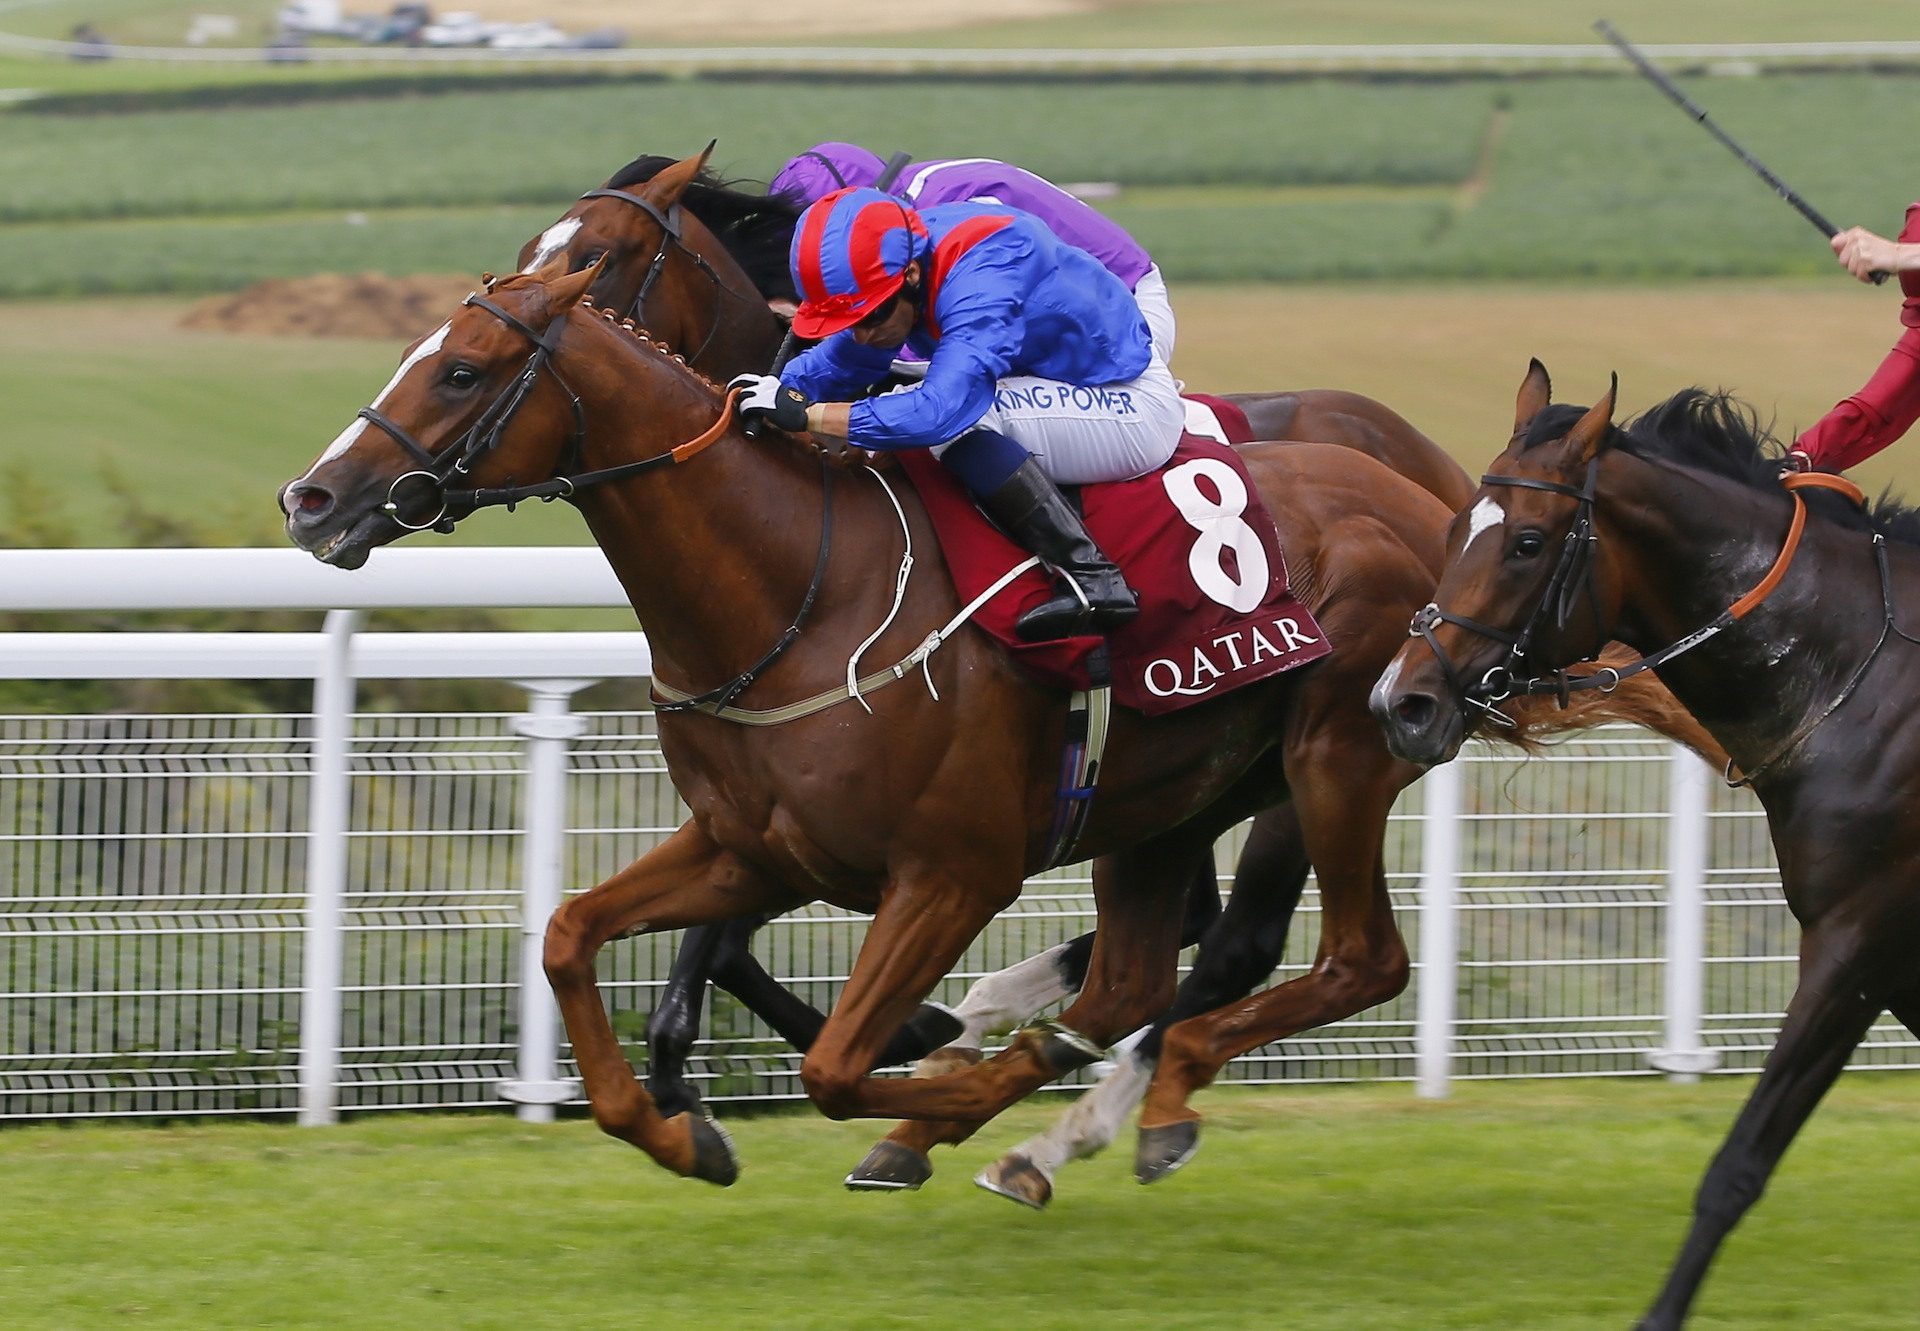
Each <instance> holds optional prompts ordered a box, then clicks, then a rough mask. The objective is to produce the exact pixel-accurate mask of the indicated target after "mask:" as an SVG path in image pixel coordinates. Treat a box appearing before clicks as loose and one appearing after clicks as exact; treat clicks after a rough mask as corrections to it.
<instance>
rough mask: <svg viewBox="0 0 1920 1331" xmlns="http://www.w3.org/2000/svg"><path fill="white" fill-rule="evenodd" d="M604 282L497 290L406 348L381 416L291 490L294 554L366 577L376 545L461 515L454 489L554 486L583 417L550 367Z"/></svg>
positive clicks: (569, 276) (368, 419)
mask: <svg viewBox="0 0 1920 1331" xmlns="http://www.w3.org/2000/svg"><path fill="white" fill-rule="evenodd" d="M598 276H599V270H598V268H597V267H596V268H587V269H584V270H582V271H580V272H577V273H569V272H567V271H566V270H565V268H563V267H562V266H561V265H560V264H559V263H557V262H556V263H553V264H550V265H549V266H548V267H547V268H546V269H545V270H544V271H542V272H540V273H535V274H518V275H515V276H513V277H509V278H506V279H504V280H502V281H498V282H494V283H491V284H490V285H489V288H488V290H487V292H486V294H485V295H480V294H476V295H474V296H470V297H468V299H467V303H466V304H464V305H462V306H461V307H460V308H459V309H458V310H456V311H454V314H453V317H452V318H451V319H449V320H448V321H447V322H446V323H444V324H442V325H441V326H440V327H439V328H438V329H436V330H434V331H433V332H432V333H430V334H428V335H427V336H426V337H424V338H422V339H421V340H420V341H418V342H416V343H414V344H413V345H412V346H411V347H409V348H408V349H407V352H406V354H405V356H403V357H402V359H401V361H400V368H399V369H398V370H396V371H395V372H394V375H393V378H392V379H390V380H388V381H387V386H386V387H385V388H383V389H382V390H381V391H380V393H379V395H378V396H377V397H375V398H374V400H373V402H372V404H371V405H370V406H368V407H366V408H364V409H363V410H362V411H361V412H360V413H359V414H358V416H357V417H356V418H355V419H354V421H353V423H352V424H350V425H348V426H347V428H346V429H344V430H342V431H341V432H340V434H339V435H338V436H337V437H336V438H335V439H334V441H333V442H332V443H331V444H329V445H328V446H327V448H326V450H325V451H324V452H322V453H321V454H320V456H319V458H318V459H317V460H316V461H315V462H314V464H313V465H312V466H311V467H309V468H308V469H307V471H306V473H305V474H304V475H302V476H300V477H299V478H298V479H296V480H294V481H292V482H290V483H289V484H288V485H287V486H286V487H285V488H284V489H282V490H281V492H280V508H281V511H282V512H283V513H284V514H285V515H286V523H287V535H288V536H289V538H291V539H292V541H293V543H294V544H295V545H298V546H299V547H300V548H301V549H303V550H307V551H310V552H311V553H312V554H313V555H314V556H315V557H316V558H318V559H321V560H323V561H324V562H326V563H329V564H338V565H341V566H343V567H346V568H358V567H359V566H360V565H362V564H364V563H365V562H366V561H367V556H368V554H369V553H370V552H371V551H372V549H373V548H374V547H375V546H379V545H385V544H386V543H388V542H389V541H392V540H395V539H397V538H398V537H401V536H404V535H406V534H407V533H408V532H409V531H417V530H420V529H422V528H425V527H432V526H437V525H443V524H445V523H447V522H450V521H451V520H452V519H454V518H457V517H459V516H461V515H460V513H458V512H453V511H450V510H449V505H448V491H449V490H460V489H467V490H471V489H473V488H476V487H481V486H490V485H494V486H497V485H503V484H507V483H510V482H511V483H515V484H526V483H528V482H530V481H537V480H543V479H545V478H547V477H549V476H551V475H553V474H554V471H555V469H556V467H557V466H558V465H559V462H560V457H559V454H560V451H561V450H562V449H563V448H564V446H565V441H566V440H567V439H568V438H570V437H572V436H573V434H574V428H573V427H574V406H573V399H572V397H571V395H570V392H569V390H568V389H567V388H566V386H565V385H564V384H563V383H562V381H561V380H560V379H559V378H557V377H556V376H555V375H554V374H553V373H552V372H551V371H547V370H544V368H543V367H544V364H545V361H546V359H547V358H548V357H550V355H551V351H552V347H553V346H554V345H555V344H556V343H557V341H558V337H559V333H560V330H561V327H562V325H563V323H564V321H565V319H566V317H567V315H568V313H569V312H570V311H572V310H573V309H574V307H575V306H577V305H579V304H580V302H581V300H582V299H583V298H584V297H585V296H586V294H587V289H588V287H590V286H591V285H592V284H593V283H594V281H595V280H596V279H597V278H598ZM543 348H544V349H543ZM456 507H457V504H456Z"/></svg>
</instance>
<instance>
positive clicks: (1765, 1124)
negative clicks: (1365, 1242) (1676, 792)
mask: <svg viewBox="0 0 1920 1331" xmlns="http://www.w3.org/2000/svg"><path fill="white" fill-rule="evenodd" d="M1549 397H1550V386H1549V383H1548V380H1547V375H1546V371H1545V370H1544V369H1543V368H1542V367H1541V366H1540V364H1539V362H1537V361H1536V362H1534V364H1533V367H1532V369H1531V371H1530V372H1529V374H1528V376H1527V379H1526V382H1525V383H1524V384H1523V385H1522V387H1521V390H1520V396H1519V402H1518V408H1517V410H1516V413H1515V421H1514V433H1513V438H1512V441H1511V442H1510V443H1509V444H1508V445H1507V448H1506V451H1505V452H1503V453H1502V454H1501V455H1500V456H1499V457H1498V458H1496V459H1495V460H1494V462H1493V465H1492V467H1491V469H1490V470H1489V472H1488V474H1487V475H1486V477H1485V478H1484V480H1483V484H1482V486H1481V489H1480V492H1479V495H1478V497H1477V498H1476V499H1475V501H1474V503H1473V504H1472V505H1471V506H1470V507H1469V508H1468V509H1467V510H1466V511H1465V512H1464V513H1462V514H1461V515H1460V516H1459V517H1458V518H1456V519H1455V521H1454V525H1453V530H1452V532H1451V533H1450V535H1449V539H1448V547H1447V548H1448V554H1449V562H1448V565H1447V571H1446V575H1445V577H1444V578H1442V580H1441V582H1440V587H1439V590H1438V591H1437V592H1436V593H1435V596H1434V605H1433V607H1431V608H1430V609H1429V610H1427V611H1423V612H1422V615H1421V617H1420V619H1419V620H1417V621H1416V632H1417V633H1419V634H1421V636H1420V637H1418V638H1416V639H1415V640H1414V641H1411V642H1409V643H1408V644H1407V645H1406V646H1405V647H1404V648H1403V649H1402V650H1401V652H1400V654H1399V655H1398V656H1397V657H1396V658H1395V660H1394V662H1393V665H1392V666H1391V667H1390V668H1389V669H1388V671H1387V674H1386V675H1385V676H1384V677H1383V678H1382V679H1381V681H1380V684H1379V687H1378V689H1377V691H1376V694H1375V698H1374V708H1375V711H1376V713H1377V714H1378V715H1379V717H1380V721H1381V724H1382V725H1383V726H1384V727H1385V729H1386V733H1387V735H1388V739H1389V742H1390V743H1391V745H1392V747H1393V749H1394V751H1395V752H1396V753H1399V754H1401V755H1402V756H1403V757H1405V758H1407V759H1408V760H1410V761H1413V762H1417V763H1420V764H1423V765H1428V764H1432V763H1437V762H1444V761H1447V760H1448V759H1450V758H1452V757H1453V756H1454V754H1455V753H1457V752H1458V750H1459V747H1460V743H1461V739H1462V736H1463V735H1464V734H1465V733H1466V732H1467V731H1468V730H1470V729H1471V722H1470V720H1469V717H1470V716H1472V715H1477V709H1476V708H1475V707H1474V706H1473V704H1475V703H1486V702H1490V701H1492V700H1493V699H1494V698H1495V697H1498V696H1499V695H1502V694H1517V693H1520V692H1523V691H1525V690H1527V689H1529V688H1538V689H1545V690H1557V689H1558V688H1559V687H1560V686H1561V684H1560V680H1559V679H1558V678H1557V677H1554V676H1551V675H1550V674H1549V672H1553V671H1557V670H1560V669H1562V668H1564V667H1566V666H1567V665H1569V664H1570V663H1573V662H1577V661H1580V660H1582V659H1585V658H1586V657H1587V656H1588V655H1589V654H1590V653H1591V652H1592V650H1593V649H1594V648H1595V647H1596V646H1597V645H1598V644H1599V643H1600V642H1602V641H1604V640H1606V638H1608V637H1618V638H1620V639H1621V640H1623V641H1625V642H1627V643H1630V644H1632V645H1633V646H1634V647H1636V648H1638V649H1640V650H1641V651H1644V652H1648V653H1651V654H1653V655H1654V656H1655V657H1656V658H1659V659H1660V660H1661V665H1660V677H1661V678H1662V679H1664V680H1666V681H1667V683H1668V684H1669V685H1670V686H1671V687H1672V689H1673V691H1674V693H1675V694H1677V695H1678V696H1679V698H1680V699H1681V701H1682V702H1684V703H1685V704H1686V705H1687V706H1688V707H1689V708H1690V709H1691V710H1692V711H1693V713H1694V715H1695V716H1696V717H1697V718H1698V719H1699V720H1700V721H1701V722H1702V723H1704V724H1705V725H1706V727H1707V728H1708V729H1709V730H1710V731H1712V733H1713V734H1714V736H1715V737H1716V738H1718V739H1719V740H1720V741H1721V742H1722V743H1723V744H1724V745H1725V746H1726V748H1727V750H1728V752H1729V753H1731V754H1732V755H1733V762H1734V764H1736V765H1737V768H1738V770H1739V772H1740V773H1742V774H1743V779H1744V780H1745V781H1747V782H1748V783H1750V784H1751V785H1752V787H1753V789H1754V792H1755V793H1756V794H1757V795H1758V796H1759V798H1760V802H1761V804H1762V805H1764V806H1765V808H1766V811H1767V818H1768V823H1769V826H1770V829H1771V832H1772V836H1773V844H1774V848H1775V850H1776V852H1777V854H1778V857H1779V861H1780V876H1781V880H1782V883H1783V884H1784V886H1785V890H1786V897H1787V904H1788V906H1789V907H1790V908H1791V909H1792V911H1793V914H1794V917H1795V918H1796V919H1797V920H1798V921H1799V922H1800V925H1801V928H1802V930H1803V931H1804V932H1803V936H1802V942H1801V948H1800V982H1799V986H1798V988H1797V990H1796V991H1795V993H1794V996H1793V1000H1792V1002H1791V1003H1790V1004H1789V1006H1788V1009H1787V1016H1786V1021H1785V1023H1784V1024H1783V1025H1782V1027H1781V1030H1780V1036H1779V1039H1778V1041H1777V1042H1776V1043H1775V1045H1774V1047H1773V1050H1772V1052H1771V1053H1770V1054H1769V1055H1768V1057H1767V1061H1766V1066H1765V1069H1764V1070H1763V1071H1762V1072H1761V1074H1760V1077H1759V1080H1758V1081H1757V1082H1756V1084H1755V1085H1754V1088H1753V1093H1752V1095H1751V1096H1750V1097H1749V1099H1748V1101H1747V1104H1746V1107H1745V1108H1744V1109H1742V1110H1741V1112H1740V1116H1739V1118H1738V1119H1737V1120H1736V1122H1735V1123H1734V1126H1733V1131H1732V1133H1731V1135H1730V1136H1729V1137H1728V1138H1727V1141H1726V1144H1725V1145H1724V1146H1723V1147H1722V1148H1721V1149H1720V1152H1719V1154H1718V1155H1716V1156H1715V1157H1714V1160H1713V1163H1712V1164H1711V1165H1710V1166H1709V1167H1708V1169H1707V1172H1706V1176H1705V1177H1704V1179H1702V1181H1701V1184H1700V1190H1699V1193H1698V1195H1697V1197H1696V1199H1695V1202H1694V1214H1693V1224H1692V1228H1691V1230H1690V1231H1689V1233H1688V1235H1687V1239H1686V1242H1685V1245H1684V1246H1683V1247H1682V1249H1681V1251H1680V1255H1679V1258H1678V1260H1677V1261H1676V1263H1675V1265H1674V1267H1673V1270H1672V1273H1671V1274H1670V1276H1669V1277H1668V1280H1667V1283H1666V1286H1665V1288H1664V1289H1662V1291H1661V1292H1660V1295H1659V1297H1658V1298H1657V1299H1656V1301H1655V1302H1654V1304H1653V1307H1652V1309H1651V1310H1650V1311H1649V1312H1648V1313H1647V1315H1646V1317H1645V1319H1644V1320H1642V1321H1641V1323H1640V1324H1639V1325H1640V1331H1674V1329H1675V1328H1677V1327H1679V1326H1680V1325H1681V1324H1682V1323H1683V1322H1684V1321H1685V1319H1686V1316H1687V1312H1688V1309H1689V1307H1690V1306H1691V1304H1692V1302H1693V1299H1694V1296H1695V1294H1696V1293H1697V1292H1698V1290H1699V1288H1700V1285H1701V1282H1702V1280H1703V1279H1704V1278H1705V1275H1706V1272H1707V1268H1708V1265H1709V1264H1710V1263H1711V1261H1712V1260H1713V1257H1714V1254H1715V1253H1716V1252H1717V1251H1718V1249H1719V1247H1720V1244H1721V1242H1722V1241H1723V1240H1724V1239H1725V1238H1726V1236H1727V1235H1728V1233H1730V1232H1731V1231H1732V1229H1733V1227H1734V1225H1735V1224H1736V1223H1737V1222H1738V1221H1739V1219H1740V1217H1741V1216H1742V1215H1743V1214H1745V1212H1746V1211H1747V1209H1748V1208H1749V1207H1750V1206H1752V1205H1753V1203H1754V1202H1755V1201H1756V1200H1758V1198H1759V1196H1760V1193H1761V1191H1762V1189H1763V1188H1764V1187H1765V1185H1766V1182H1767V1179H1768V1177H1769V1176H1770V1175H1771V1174H1772V1172H1773V1170H1774V1167H1775V1166H1776V1165H1777V1164H1778V1163H1779V1160H1780V1158H1781V1156H1782V1155H1783V1154H1784V1153H1785V1151H1786V1149H1787V1146H1788V1144H1789V1143H1790V1142H1792V1140H1793V1138H1794V1135H1795V1134H1796V1133H1797V1132H1798V1131H1799V1129H1800V1127H1801V1125H1802V1124H1803V1123H1805V1122H1806V1120H1807V1118H1808V1117H1809V1116H1810V1115H1811V1114H1812V1112H1813V1110H1814V1107H1815V1106H1816V1105H1817V1104H1818V1102H1819V1100H1820V1097H1821V1096H1822V1095H1824V1094H1825V1093H1826V1090H1827V1088H1828V1087H1829V1086H1830V1085H1832V1083H1833V1080H1834V1078H1835V1077H1837V1076H1838V1075H1839V1073H1840V1070H1841V1068H1842V1067H1843V1066H1844V1065H1845V1064H1846V1062H1847V1059H1848V1057H1849V1056H1850V1055H1851V1054H1852V1052H1853V1050H1854V1048H1855V1046H1856V1045H1857V1044H1858V1043H1859V1042H1860V1040H1861V1038H1862V1037H1863V1036H1864V1035H1865V1033H1866V1031H1867V1028H1868V1027H1869V1026H1871V1025H1872V1024H1873V1022H1874V1020H1875V1019H1876V1018H1877V1017H1878V1016H1879V1015H1880V1014H1881V1013H1882V1012H1884V1011H1891V1012H1892V1013H1893V1014H1894V1016H1895V1017H1897V1018H1898V1019H1899V1020H1900V1021H1901V1022H1903V1023H1904V1024H1905V1025H1906V1026H1907V1027H1908V1028H1909V1029H1910V1030H1913V1031H1915V1032H1916V1033H1920V816H1916V808H1915V792H1916V791H1920V650H1916V644H1920V638H1915V637H1912V636H1910V633H1909V626H1911V625H1914V623H1915V621H1914V619H1913V618H1912V616H1913V615H1914V614H1915V613H1916V612H1915V610H1914V607H1915V606H1916V604H1920V512H1916V511H1915V510H1913V509H1908V508H1903V507H1900V506H1897V505H1890V504H1885V503H1883V504H1882V505H1880V506H1879V507H1878V508H1877V510H1876V511H1875V512H1873V513H1872V514H1871V515H1868V514H1866V513H1863V512H1862V511H1861V509H1860V508H1859V507H1857V506H1855V504H1854V503H1852V502H1850V501H1849V500H1848V499H1847V498H1843V497H1841V496H1838V495H1835V494H1831V493H1825V492H1822V491H1821V490H1819V489H1816V488H1813V487H1819V486H1828V485H1831V484H1833V483H1834V482H1835V481H1836V480H1837V478H1834V477H1823V476H1816V477H1795V478H1791V479H1790V480H1789V481H1788V482H1787V484H1788V485H1790V486H1794V487H1795V488H1794V489H1793V490H1792V493H1791V494H1789V493H1788V491H1787V490H1786V489H1783V488H1782V484H1781V482H1780V480H1779V469H1780V462H1779V458H1778V456H1777V454H1778V448H1777V445H1775V446H1773V448H1772V450H1771V451H1769V450H1768V449H1766V448H1763V445H1769V444H1771V442H1772V441H1770V440H1768V439H1767V438H1766V437H1765V435H1764V433H1763V432H1762V431H1760V430H1759V429H1758V427H1757V426H1756V425H1755V424H1754V422H1753V421H1752V419H1751V417H1750V415H1749V414H1747V413H1745V412H1744V411H1742V410H1741V409H1740V408H1739V407H1738V406H1737V404H1734V403H1732V402H1731V401H1730V400H1728V399H1726V398H1725V397H1724V396H1718V395H1710V394H1706V393H1702V392H1700V391H1699V390H1688V391H1686V392H1683V393H1680V394H1678V395H1677V396H1675V397H1674V398H1672V399H1670V400H1669V401H1668V402H1666V403H1665V404H1663V405H1661V406H1658V407H1655V408H1654V409H1652V410H1651V411H1649V412H1647V413H1646V414H1645V415H1643V416H1642V417H1641V418H1640V419H1639V420H1638V421H1636V422H1633V423H1630V424H1629V425H1627V426H1626V427H1625V428H1624V429H1616V428H1615V427H1614V426H1613V425H1612V424H1611V417H1612V412H1613V394H1612V392H1611V391H1610V392H1609V393H1608V394H1607V396H1606V397H1605V398H1603V399H1601V401H1600V402H1599V403H1598V404H1597V405H1595V406H1594V407H1592V408H1591V409H1587V410H1583V409H1581V408H1579V407H1569V406H1555V405H1549ZM1841 484H1844V482H1842V483H1841ZM1854 493H1855V494H1856V495H1857V491H1856V492H1854ZM1616 669H1620V670H1622V671H1623V672H1626V671H1630V670H1631V667H1627V666H1617V667H1616ZM1577 673H1585V674H1589V675H1590V674H1593V673H1595V672H1594V671H1592V670H1589V671H1586V672H1577ZM1599 673H1600V674H1601V675H1602V676H1603V678H1604V676H1605V674H1606V672H1604V671H1601V672H1599ZM1607 682H1611V681H1607ZM1576 687H1580V686H1578V685H1576Z"/></svg>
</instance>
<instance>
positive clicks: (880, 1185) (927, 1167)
mask: <svg viewBox="0 0 1920 1331" xmlns="http://www.w3.org/2000/svg"><path fill="white" fill-rule="evenodd" d="M932 1177H933V1161H931V1160H929V1159H927V1157H926V1156H924V1155H922V1154H920V1152H918V1151H916V1150H914V1149H913V1148H912V1147H911V1146H902V1145H901V1144H900V1143H899V1142H890V1141H884V1140H883V1141H879V1142H876V1143H874V1147H873V1149H872V1150H871V1151H868V1152H867V1158H866V1159H865V1160H862V1161H861V1162H860V1163H859V1164H858V1165H856V1166H854V1170H853V1172H852V1173H851V1174H849V1175H847V1189H848V1191H850V1192H912V1191H914V1190H915V1189H917V1188H919V1186H920V1185H921V1184H922V1183H925V1182H926V1181H927V1180H928V1179H930V1178H932Z"/></svg>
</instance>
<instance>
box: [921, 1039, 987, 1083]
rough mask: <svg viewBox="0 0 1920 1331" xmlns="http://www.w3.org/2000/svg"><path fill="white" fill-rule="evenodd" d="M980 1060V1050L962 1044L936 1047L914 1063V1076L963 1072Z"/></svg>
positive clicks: (934, 1075)
mask: <svg viewBox="0 0 1920 1331" xmlns="http://www.w3.org/2000/svg"><path fill="white" fill-rule="evenodd" d="M979 1061H980V1051H979V1050H978V1049H974V1048H970V1047H969V1046H967V1045H963V1044H950V1045H948V1046H947V1047H946V1048H945V1049H936V1050H934V1051H933V1052H932V1053H931V1054H928V1055H927V1056H926V1057H925V1058H923V1059H921V1060H920V1061H919V1062H918V1063H916V1064H914V1068H913V1075H914V1076H916V1077H944V1076H946V1075H947V1074H948V1073H949V1072H964V1071H965V1070H966V1069H968V1068H970V1067H972V1066H973V1065H974V1064H976V1063H978V1062H979Z"/></svg>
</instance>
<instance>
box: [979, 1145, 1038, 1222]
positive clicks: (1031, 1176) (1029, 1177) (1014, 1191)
mask: <svg viewBox="0 0 1920 1331" xmlns="http://www.w3.org/2000/svg"><path fill="white" fill-rule="evenodd" d="M973 1185H974V1187H976V1188H985V1189H986V1190H987V1191H988V1192H991V1193H997V1194H998V1195H999V1196H1002V1197H1005V1198H1006V1199H1007V1200H1008V1201H1010V1202H1019V1203H1020V1205H1022V1206H1031V1207H1032V1208H1033V1209H1034V1210H1036V1211H1044V1210H1046V1209H1047V1203H1048V1202H1050V1201H1052V1200H1053V1180H1052V1179H1049V1178H1048V1177H1047V1176H1046V1175H1045V1174H1044V1173H1042V1172H1041V1170H1040V1166H1038V1165H1036V1164H1034V1163H1033V1161H1032V1160H1029V1159H1028V1158H1027V1157H1026V1156H1024V1155H1021V1154H1020V1153H1018V1152H1017V1151H1016V1152H1013V1153H1011V1154H1009V1155H1006V1156H1003V1157H1001V1158H1000V1159H999V1160H996V1161H994V1162H993V1163H992V1164H990V1165H988V1166H987V1167H986V1168H985V1169H983V1170H981V1171H980V1172H979V1173H978V1174H975V1175H974V1176H973Z"/></svg>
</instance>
